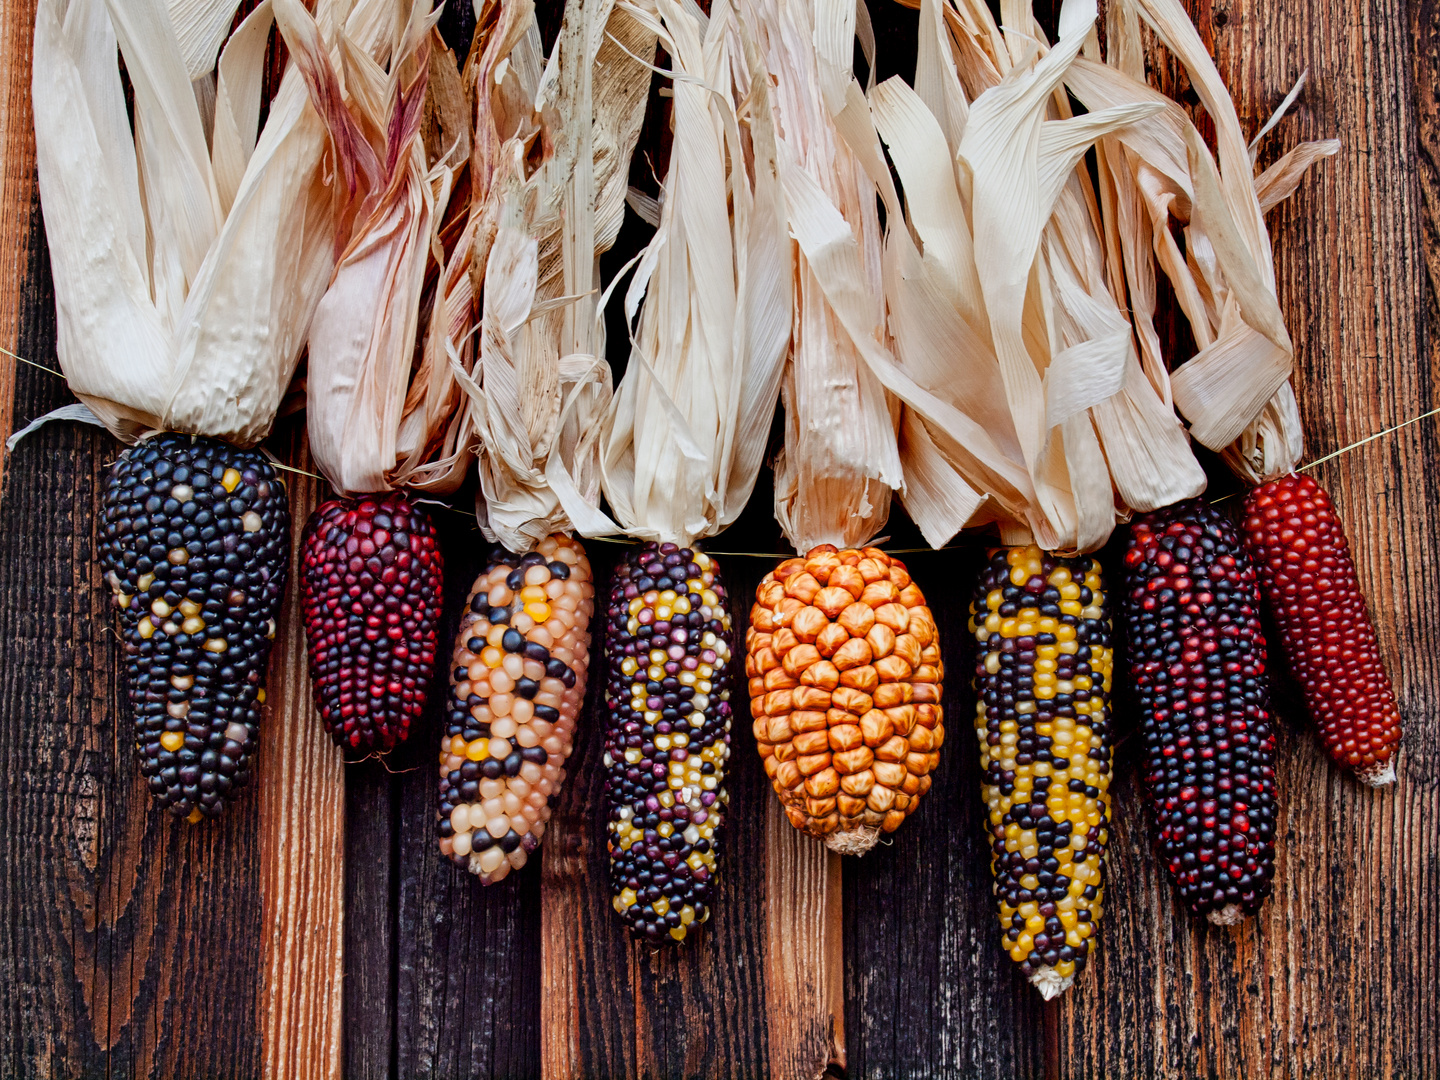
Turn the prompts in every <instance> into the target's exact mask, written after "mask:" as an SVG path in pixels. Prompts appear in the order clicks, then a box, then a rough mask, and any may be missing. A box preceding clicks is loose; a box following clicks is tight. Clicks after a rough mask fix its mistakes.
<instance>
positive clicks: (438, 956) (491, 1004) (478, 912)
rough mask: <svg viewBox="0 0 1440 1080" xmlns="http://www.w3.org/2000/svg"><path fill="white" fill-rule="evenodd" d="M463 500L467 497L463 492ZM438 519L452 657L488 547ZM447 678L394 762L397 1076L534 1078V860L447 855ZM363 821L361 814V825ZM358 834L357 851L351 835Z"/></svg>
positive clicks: (463, 525)
mask: <svg viewBox="0 0 1440 1080" xmlns="http://www.w3.org/2000/svg"><path fill="white" fill-rule="evenodd" d="M456 503H457V505H464V499H463V498H461V499H457V500H456ZM434 518H435V524H436V527H437V529H438V530H439V532H440V538H441V546H442V549H443V551H444V554H445V595H446V605H445V613H444V618H443V620H442V622H441V626H440V652H441V655H442V657H444V659H445V663H446V664H447V665H448V662H449V656H450V650H451V647H452V645H453V644H454V641H455V632H456V628H457V627H458V626H459V623H460V610H461V607H462V606H463V604H464V602H465V597H466V594H467V592H468V591H469V586H470V583H471V582H472V581H473V580H474V579H475V577H476V575H477V574H479V572H480V570H481V569H482V568H483V566H484V564H485V559H486V554H487V552H488V550H489V545H487V544H486V543H485V540H484V537H483V536H482V535H481V534H480V531H479V529H478V528H477V527H476V525H475V521H474V519H473V518H470V517H467V516H466V515H464V514H461V513H457V512H455V511H450V510H442V509H439V508H436V509H435V511H434ZM446 684H447V679H446V677H445V673H444V669H442V670H441V671H440V672H439V673H438V675H437V678H436V681H435V685H434V686H432V688H431V694H430V700H429V702H428V703H427V708H426V715H425V720H424V722H423V723H421V724H419V725H418V726H417V727H415V728H413V729H412V731H411V735H410V738H409V740H408V742H407V744H406V745H405V747H403V748H401V750H400V751H397V753H395V754H392V755H391V757H392V759H394V760H392V761H391V762H390V767H391V768H392V769H395V770H397V775H396V776H395V777H394V781H395V783H394V786H393V789H392V790H393V793H394V794H393V798H394V800H395V801H394V803H393V806H394V808H395V809H394V813H395V818H394V825H393V828H394V836H395V840H394V843H395V848H394V852H395V856H394V857H395V869H394V871H393V873H394V874H395V880H396V885H395V897H396V899H395V901H394V905H393V907H392V917H393V918H394V920H395V929H394V933H395V935H396V940H395V945H394V963H395V969H394V970H395V975H394V979H395V984H394V985H395V1007H394V1017H395V1020H394V1023H395V1041H394V1047H395V1049H394V1061H395V1065H394V1069H395V1073H394V1075H396V1076H398V1077H437V1078H440V1080H447V1078H449V1077H460V1076H464V1077H523V1076H536V1075H537V1074H538V1073H539V1050H540V1037H539V1017H540V994H541V989H540V895H539V890H540V867H539V860H538V859H531V860H530V863H529V864H528V865H527V866H526V867H525V869H524V870H523V871H521V872H519V873H512V874H510V875H509V876H508V877H506V878H505V880H503V881H501V882H500V883H499V884H497V885H492V886H489V887H485V886H482V885H481V884H480V882H479V880H478V879H477V878H476V877H475V876H474V875H472V874H469V873H467V872H466V871H464V870H461V869H460V868H458V867H456V866H455V865H453V864H452V863H451V862H450V861H449V860H447V859H442V858H441V856H440V852H439V848H438V847H437V837H436V833H435V811H436V806H437V804H438V801H439V800H438V795H437V785H438V775H437V772H436V761H437V758H436V750H437V747H438V746H439V742H440V735H441V733H442V730H443V727H442V724H441V715H442V710H443V707H444V694H445V688H446ZM402 770H403V771H402ZM362 826H363V823H357V834H358V829H359V827H362ZM351 843H352V850H354V843H355V841H354V840H353V839H352V841H351ZM352 970H353V968H352ZM352 1000H353V997H352ZM354 1075H361V1074H358V1073H357V1074H354ZM371 1075H380V1074H378V1073H375V1074H371Z"/></svg>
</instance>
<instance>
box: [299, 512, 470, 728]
mask: <svg viewBox="0 0 1440 1080" xmlns="http://www.w3.org/2000/svg"><path fill="white" fill-rule="evenodd" d="M301 577H302V579H303V584H304V596H303V606H304V611H305V644H306V646H307V648H308V652H309V657H310V682H311V685H312V686H313V687H314V693H315V707H316V709H318V710H319V712H320V718H321V719H322V720H323V721H324V722H325V730H326V731H328V732H329V733H330V737H331V738H332V739H334V740H335V744H336V745H337V746H339V747H341V748H343V749H345V750H355V751H359V752H361V753H365V754H370V753H381V754H383V753H385V752H386V751H389V750H391V749H393V748H394V747H395V745H396V744H397V743H400V742H403V741H404V739H405V736H406V735H408V734H409V733H410V722H411V721H412V720H414V719H415V718H416V717H417V716H419V715H420V711H421V709H422V708H424V705H425V691H426V689H427V688H428V686H429V683H430V677H431V673H432V672H433V671H434V670H435V632H436V626H437V624H438V622H439V619H440V603H441V585H442V577H443V574H442V563H441V556H440V549H439V547H438V546H437V544H436V541H435V527H434V526H433V525H432V524H431V523H430V517H429V515H428V514H426V513H425V511H423V510H421V509H420V508H419V507H418V506H416V505H415V504H414V503H413V502H411V501H410V499H409V498H408V497H407V496H406V495H405V494H404V493H403V492H389V493H387V494H383V495H365V496H362V497H360V498H358V499H335V500H333V501H331V502H327V503H324V504H323V505H321V506H320V507H319V508H318V509H317V510H316V511H315V513H314V514H312V515H311V516H310V521H309V523H308V524H307V525H306V527H305V540H304V548H303V552H302V554H301Z"/></svg>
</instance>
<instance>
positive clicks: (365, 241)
mask: <svg viewBox="0 0 1440 1080" xmlns="http://www.w3.org/2000/svg"><path fill="white" fill-rule="evenodd" d="M273 3H274V4H275V10H276V16H277V18H278V19H279V21H280V26H281V29H282V31H283V32H284V34H285V38H286V42H287V44H289V45H290V48H291V55H292V56H293V57H294V58H295V62H296V63H297V64H298V65H299V67H300V69H301V70H302V71H303V73H304V75H305V78H306V82H307V85H308V86H309V87H310V91H311V95H312V99H313V101H314V104H315V106H316V108H317V109H318V110H319V111H320V112H321V114H322V115H323V116H324V117H325V119H326V121H327V123H328V125H329V127H330V133H331V142H332V145H333V147H334V150H335V157H336V168H337V171H338V172H339V173H340V175H341V176H342V177H343V178H344V191H345V193H346V196H347V198H346V201H345V205H344V208H343V210H342V213H341V229H342V232H341V235H340V237H339V238H338V242H339V244H341V245H342V247H343V250H342V253H341V255H340V259H339V262H338V265H337V266H336V267H335V273H334V277H333V278H332V280H331V282H330V286H329V288H328V289H327V290H326V292H325V296H324V298H323V299H322V300H321V301H320V304H319V306H318V307H317V308H316V311H315V317H314V320H313V322H312V323H311V326H310V361H309V368H308V372H307V380H306V415H307V423H308V426H309V432H310V450H311V453H312V454H313V455H314V457H315V462H316V464H317V465H318V466H319V467H320V470H321V472H323V473H324V474H325V476H326V477H327V478H328V479H329V480H330V482H331V483H332V484H333V485H334V486H335V488H336V489H337V490H339V491H341V492H344V493H356V494H358V493H364V492H373V491H386V490H389V489H391V488H394V487H399V486H403V485H407V484H409V483H410V482H411V481H412V479H416V478H417V476H416V474H417V470H418V468H419V466H420V465H421V464H422V462H421V461H419V460H416V455H414V453H413V446H411V447H402V446H401V445H400V443H399V440H400V435H401V431H402V429H405V430H406V434H407V435H408V436H409V441H411V442H412V443H414V442H419V443H421V444H424V445H430V444H431V443H432V442H433V441H434V439H435V438H436V435H437V433H439V432H443V431H445V430H446V429H447V428H448V427H449V426H450V418H451V414H453V412H454V411H455V408H456V406H457V405H458V404H459V395H458V394H457V393H451V394H443V393H442V394H411V393H410V392H409V391H410V388H411V383H412V367H413V366H414V363H413V362H414V358H415V340H416V334H417V330H418V328H419V307H420V296H421V290H422V287H423V286H424V283H425V277H426V270H427V267H428V266H429V264H430V263H431V261H432V260H433V259H434V258H435V252H436V251H437V249H438V250H439V251H441V253H442V254H443V248H440V245H439V243H438V237H437V232H438V227H439V223H440V221H441V217H442V215H443V213H444V210H445V207H446V204H447V202H448V200H449V197H450V192H451V188H452V184H453V181H454V176H455V172H456V170H457V169H458V168H459V167H460V166H461V165H462V164H463V163H464V160H465V154H466V151H467V150H468V148H469V144H468V139H467V138H465V137H463V134H462V133H464V130H465V129H464V128H463V127H461V128H460V131H459V132H456V133H454V134H452V135H451V137H450V138H449V139H448V140H446V144H445V145H442V146H441V147H439V148H437V153H436V154H435V156H434V158H433V160H432V156H431V154H430V153H428V152H427V147H426V140H425V137H424V132H423V131H422V120H423V119H424V117H425V115H426V113H425V109H424V107H423V106H424V104H425V102H426V100H427V85H428V83H429V80H430V77H431V74H432V72H433V73H434V76H435V78H436V83H437V90H438V91H439V92H438V94H437V95H436V96H437V97H438V98H439V100H441V101H443V102H452V103H456V104H458V103H459V102H461V101H463V94H462V93H461V91H460V89H459V84H460V77H459V72H458V71H456V70H455V65H454V59H453V57H452V56H449V55H448V54H447V52H446V50H445V48H444V44H443V42H442V41H441V40H440V38H439V35H438V34H437V33H435V31H434V30H433V25H434V22H435V19H436V18H437V17H438V14H439V13H438V11H432V10H431V5H430V3H429V0H415V2H411V3H409V4H400V3H396V2H395V0H361V2H360V3H358V4H357V5H356V6H355V7H354V8H353V9H352V10H351V11H350V12H349V15H348V17H347V18H346V19H345V21H344V24H343V25H341V26H339V27H338V28H337V31H336V39H337V40H336V41H334V42H333V43H330V42H327V41H326V40H325V38H324V37H323V36H322V34H321V31H320V27H319V25H318V24H317V23H316V21H315V20H314V19H313V18H311V16H310V15H309V14H308V13H307V12H306V11H305V9H304V7H303V6H302V5H301V3H300V2H299V0H273ZM361 35H365V36H367V37H369V38H370V39H371V40H374V41H377V42H379V43H381V44H382V50H381V51H380V52H379V53H378V55H372V54H371V52H370V51H369V50H368V49H367V48H366V47H365V43H364V41H362V40H360V37H361ZM332 52H333V53H334V54H335V55H336V56H338V58H339V64H338V66H332V64H331V60H330V55H331V53H332ZM436 53H438V55H437V56H435V59H436V60H437V61H438V62H437V63H433V64H432V63H431V58H432V55H435V54H436ZM447 76H448V81H449V83H450V84H451V85H450V87H448V88H446V87H445V86H443V85H441V84H442V83H443V81H445V80H446V79H447ZM447 89H448V92H447ZM431 100H432V101H433V100H434V99H433V98H432V99H431ZM418 374H419V375H421V376H422V378H423V377H424V376H426V375H428V372H427V371H426V370H425V369H424V368H423V367H422V368H420V369H418ZM417 424H418V431H416V430H413V428H414V427H415V425H417ZM407 425H408V426H407ZM407 450H409V451H410V452H408V453H407V452H406V451H407ZM422 475H423V477H424V479H425V480H426V481H430V486H431V487H432V488H433V487H434V486H435V483H434V481H435V479H436V478H435V477H434V476H433V474H422ZM459 479H460V477H459V476H458V475H457V476H456V477H455V478H454V480H455V483H457V484H458V482H459Z"/></svg>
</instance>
